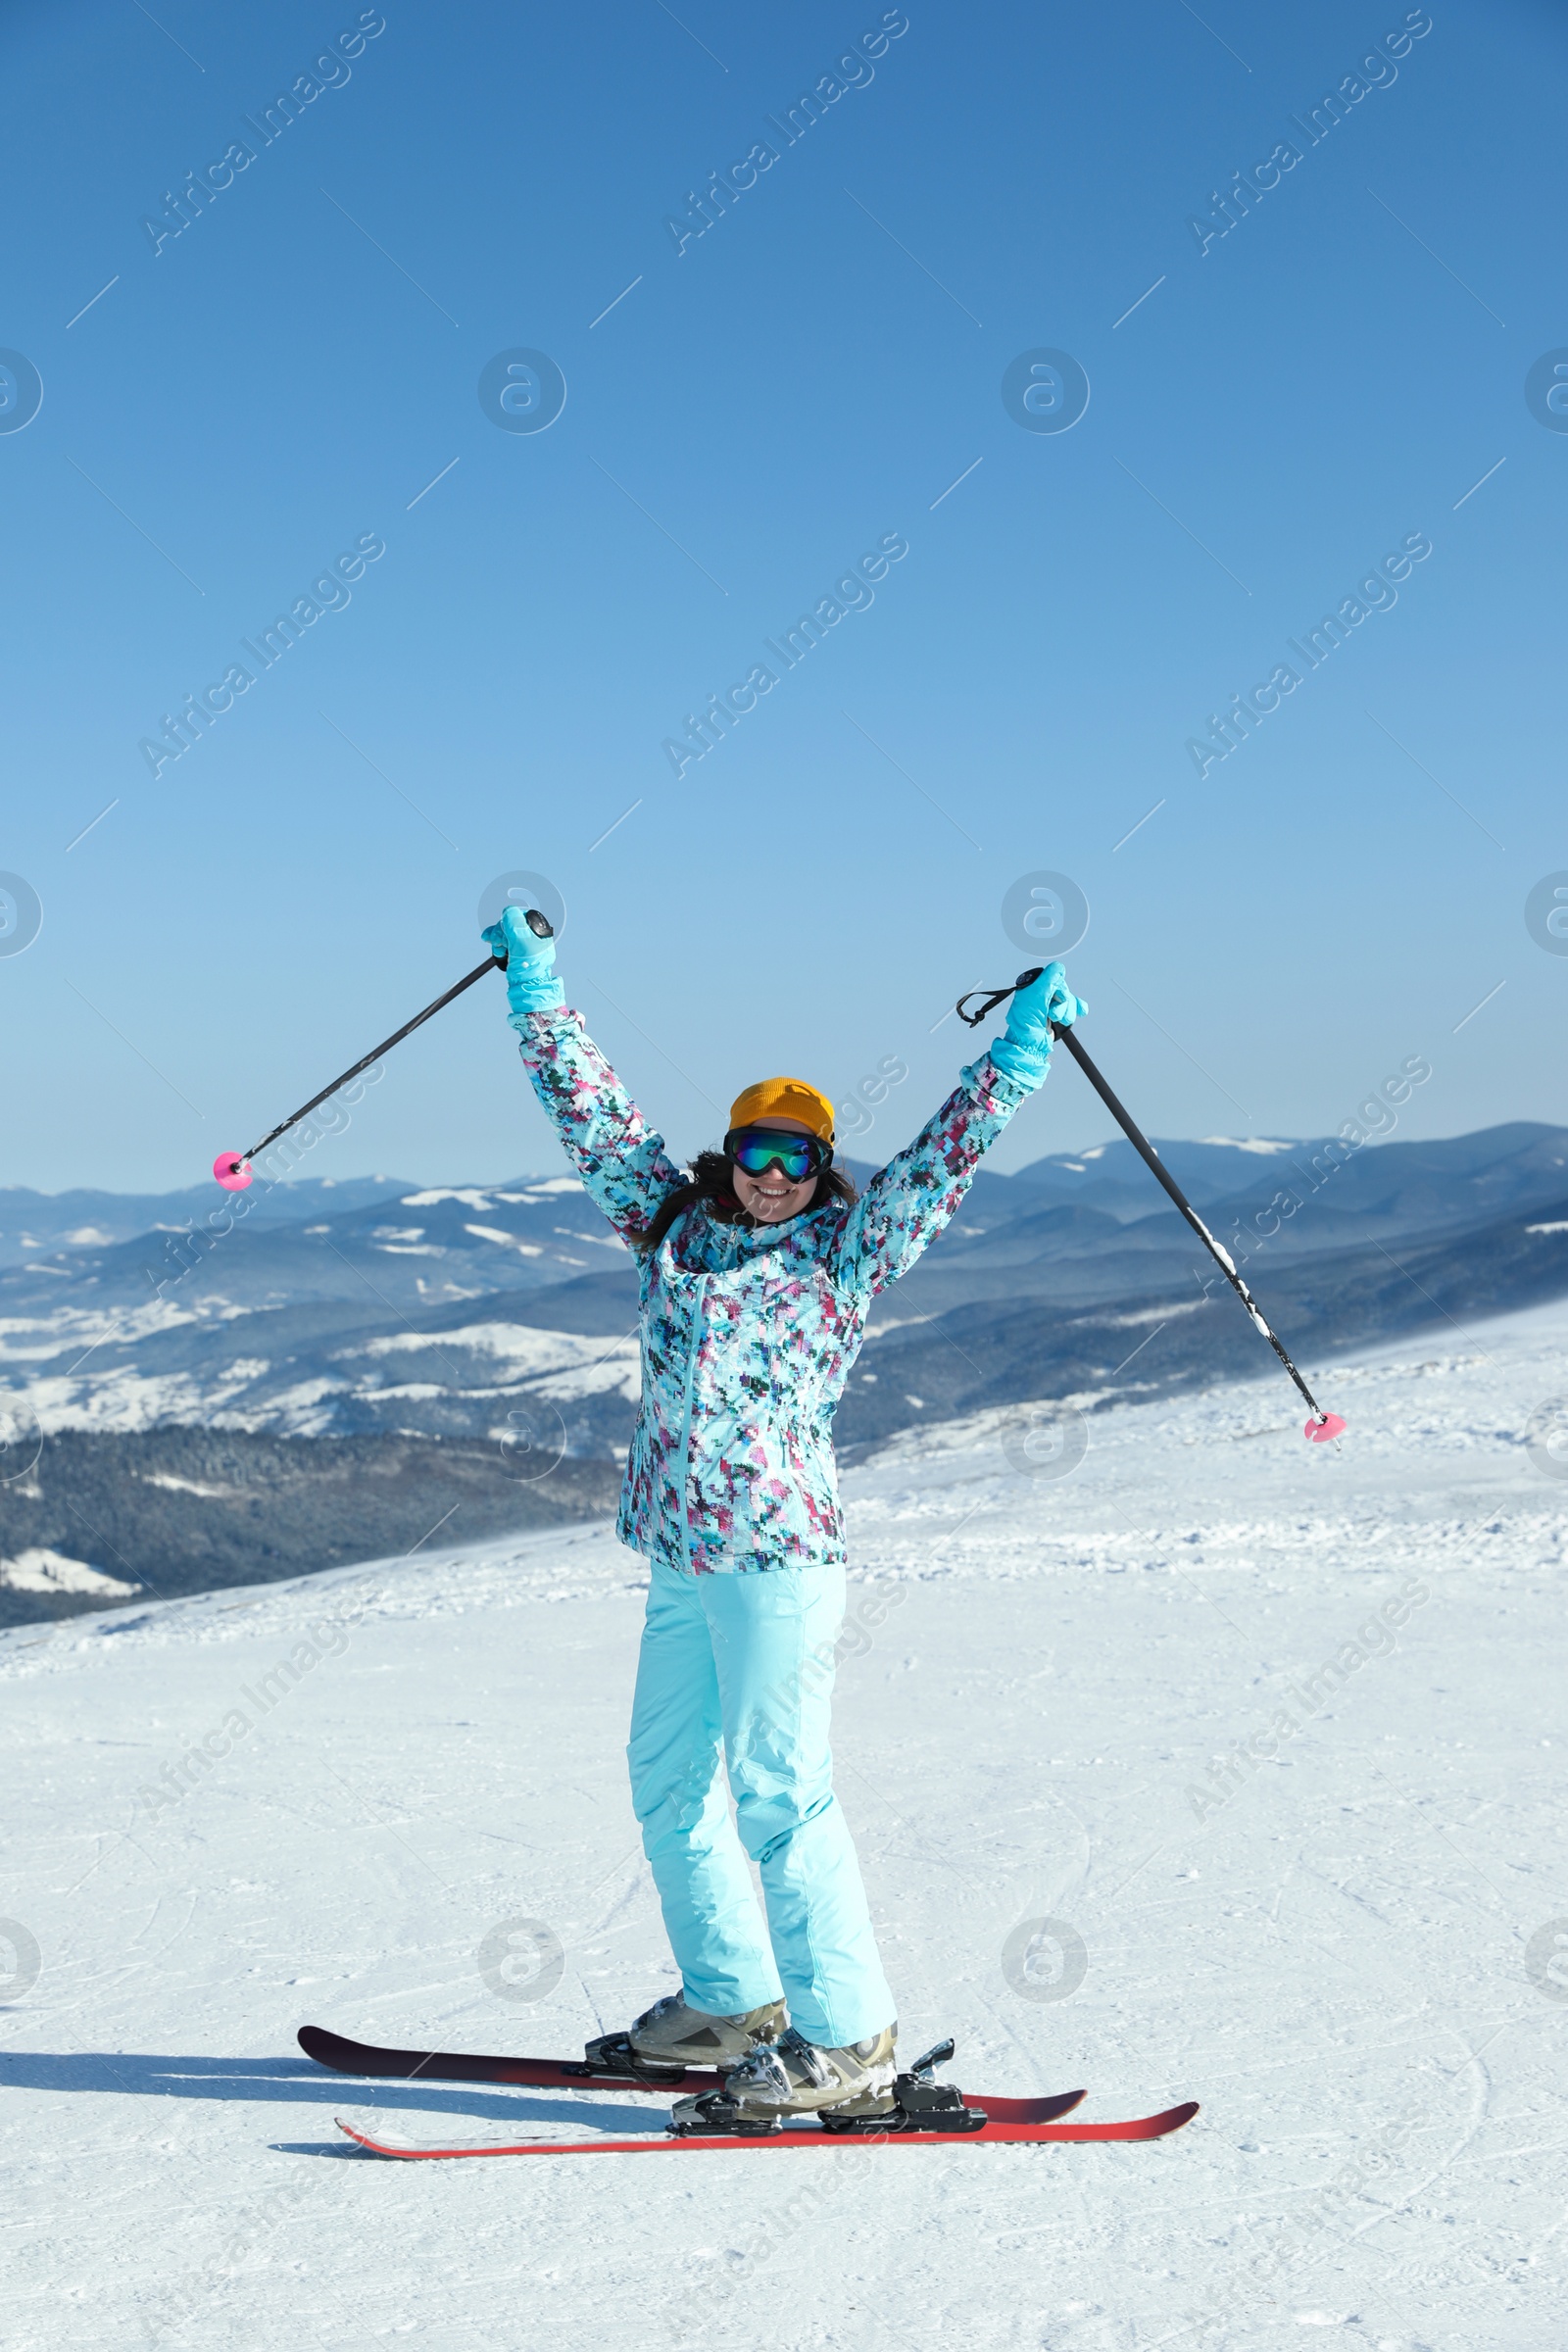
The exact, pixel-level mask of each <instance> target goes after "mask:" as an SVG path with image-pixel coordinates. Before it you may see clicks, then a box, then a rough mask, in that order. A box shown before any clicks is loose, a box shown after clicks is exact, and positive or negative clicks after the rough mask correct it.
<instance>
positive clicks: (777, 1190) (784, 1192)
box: [730, 1118, 816, 1225]
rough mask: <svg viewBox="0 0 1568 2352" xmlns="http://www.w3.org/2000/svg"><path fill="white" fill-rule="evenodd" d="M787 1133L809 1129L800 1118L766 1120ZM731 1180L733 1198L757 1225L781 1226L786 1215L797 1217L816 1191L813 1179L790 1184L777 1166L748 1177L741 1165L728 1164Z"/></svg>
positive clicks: (791, 1133) (806, 1133)
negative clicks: (753, 1218) (733, 1188)
mask: <svg viewBox="0 0 1568 2352" xmlns="http://www.w3.org/2000/svg"><path fill="white" fill-rule="evenodd" d="M767 1124H768V1125H769V1127H773V1128H777V1129H779V1130H780V1131H782V1132H783V1133H785V1134H788V1135H809V1134H810V1132H811V1130H810V1129H809V1127H808V1126H807V1125H806V1123H805V1122H804V1120H801V1119H774V1118H770V1119H769V1120H768V1122H767ZM730 1182H731V1183H732V1184H733V1186H734V1187H735V1198H736V1200H737V1201H739V1202H740V1204H741V1206H742V1208H744V1209H745V1211H746V1213H747V1215H748V1216H749V1217H755V1218H756V1219H757V1221H758V1223H759V1224H760V1225H782V1224H783V1223H784V1222H785V1220H786V1218H789V1217H798V1216H799V1215H800V1214H801V1212H802V1210H803V1209H805V1208H807V1207H809V1204H810V1199H811V1195H812V1194H813V1193H814V1192H815V1190H816V1178H815V1177H814V1176H808V1177H807V1178H806V1179H805V1181H804V1182H803V1183H800V1184H791V1183H790V1182H789V1180H788V1178H787V1177H786V1176H785V1174H784V1171H783V1169H782V1168H780V1167H771V1168H764V1169H763V1171H762V1173H761V1175H760V1176H748V1175H747V1173H746V1170H745V1169H744V1168H740V1167H737V1166H736V1165H735V1163H734V1162H733V1161H731V1163H730Z"/></svg>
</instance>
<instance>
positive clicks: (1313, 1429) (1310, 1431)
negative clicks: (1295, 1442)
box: [1301, 1413, 1345, 1446]
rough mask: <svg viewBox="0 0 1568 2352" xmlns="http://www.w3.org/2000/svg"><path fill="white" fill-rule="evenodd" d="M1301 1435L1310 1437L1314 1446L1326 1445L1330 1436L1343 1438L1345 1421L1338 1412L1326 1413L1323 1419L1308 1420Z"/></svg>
mask: <svg viewBox="0 0 1568 2352" xmlns="http://www.w3.org/2000/svg"><path fill="white" fill-rule="evenodd" d="M1301 1435H1302V1436H1303V1437H1304V1438H1307V1439H1310V1441H1311V1443H1312V1444H1313V1445H1314V1446H1326V1445H1327V1444H1328V1442H1329V1440H1330V1438H1342V1437H1343V1436H1344V1435H1345V1423H1344V1422H1343V1421H1342V1420H1341V1418H1340V1416H1339V1414H1338V1413H1325V1414H1324V1416H1323V1418H1322V1420H1321V1421H1308V1423H1307V1424H1306V1427H1305V1428H1304V1429H1303V1430H1302V1432H1301Z"/></svg>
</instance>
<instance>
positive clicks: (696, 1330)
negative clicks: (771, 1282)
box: [680, 1274, 708, 1576]
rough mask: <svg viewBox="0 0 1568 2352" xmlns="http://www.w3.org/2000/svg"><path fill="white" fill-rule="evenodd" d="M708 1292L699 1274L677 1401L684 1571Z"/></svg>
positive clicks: (688, 1555) (689, 1536)
mask: <svg viewBox="0 0 1568 2352" xmlns="http://www.w3.org/2000/svg"><path fill="white" fill-rule="evenodd" d="M707 1294H708V1276H707V1275H706V1274H704V1275H701V1276H700V1277H699V1279H698V1284H697V1299H696V1303H695V1305H694V1307H693V1310H692V1332H691V1341H690V1344H689V1346H688V1348H687V1350H686V1393H685V1396H684V1397H683V1399H682V1402H681V1416H680V1550H681V1560H682V1562H683V1564H684V1566H685V1569H686V1573H687V1575H688V1576H690V1575H691V1574H692V1573H693V1571H692V1514H691V1499H690V1489H689V1481H690V1478H691V1460H692V1395H693V1391H694V1390H695V1388H696V1386H697V1350H698V1348H699V1347H700V1346H701V1344H702V1337H703V1307H704V1302H705V1300H706V1298H707Z"/></svg>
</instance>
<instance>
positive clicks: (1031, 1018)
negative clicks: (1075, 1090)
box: [1007, 963, 1089, 1054]
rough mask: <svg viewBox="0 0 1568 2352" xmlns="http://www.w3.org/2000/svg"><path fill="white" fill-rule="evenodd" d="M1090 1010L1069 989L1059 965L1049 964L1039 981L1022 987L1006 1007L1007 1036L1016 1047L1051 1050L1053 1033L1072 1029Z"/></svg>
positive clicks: (1048, 1051)
mask: <svg viewBox="0 0 1568 2352" xmlns="http://www.w3.org/2000/svg"><path fill="white" fill-rule="evenodd" d="M1088 1010H1089V1007H1088V1005H1085V1004H1084V1003H1082V1001H1081V1000H1080V999H1079V998H1077V997H1075V996H1074V995H1073V993H1072V990H1071V989H1070V988H1069V987H1068V986H1067V975H1066V972H1065V970H1064V969H1063V967H1062V966H1061V965H1060V964H1059V963H1048V964H1047V966H1046V968H1045V970H1044V971H1043V972H1042V973H1041V974H1040V976H1039V978H1038V979H1036V980H1031V981H1030V983H1029V985H1028V987H1027V988H1020V989H1019V990H1018V991H1017V993H1016V995H1015V996H1014V997H1013V1000H1012V1003H1011V1004H1010V1005H1008V1007H1007V1035H1008V1036H1009V1037H1010V1038H1011V1039H1012V1041H1013V1044H1014V1045H1018V1046H1041V1047H1044V1049H1045V1051H1046V1052H1047V1053H1048V1054H1049V1053H1050V1051H1051V1031H1052V1027H1053V1025H1054V1027H1056V1028H1057V1029H1070V1028H1071V1027H1072V1025H1073V1023H1074V1021H1076V1020H1079V1019H1081V1018H1082V1016H1083V1015H1084V1014H1085V1013H1086V1012H1087V1011H1088Z"/></svg>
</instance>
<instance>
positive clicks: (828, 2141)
mask: <svg viewBox="0 0 1568 2352" xmlns="http://www.w3.org/2000/svg"><path fill="white" fill-rule="evenodd" d="M1197 2113H1198V2102H1197V2100H1196V2099H1189V2100H1187V2102H1186V2103H1185V2104H1184V2105H1183V2106H1180V2107H1167V2108H1166V2109H1165V2111H1164V2113H1163V2114H1162V2115H1141V2116H1137V2117H1135V2118H1133V2119H1132V2120H1131V2121H1130V2122H1127V2123H1120V2124H1011V2123H999V2122H997V2121H996V2120H995V2119H994V2117H993V2116H991V2115H988V2116H987V2119H986V2121H985V2123H984V2124H983V2125H982V2126H981V2128H980V2129H979V2130H978V2131H974V2130H970V2129H964V2130H960V2131H936V2130H934V2129H932V2128H931V2127H930V2126H925V2127H923V2128H922V2129H921V2130H919V2131H899V2130H895V2131H877V2132H874V2133H873V2132H856V2133H853V2134H850V2133H845V2132H841V2131H823V2129H822V2127H821V2126H820V2125H819V2124H818V2125H814V2126H812V2127H810V2128H809V2130H805V2131H760V2132H728V2131H716V2132H687V2131H683V2132H674V2131H664V2132H660V2133H657V2134H656V2133H655V2132H652V2131H647V2132H643V2133H641V2134H640V2135H639V2136H638V2137H637V2138H635V2139H523V2140H516V2141H514V2142H512V2143H511V2144H501V2143H497V2144H493V2145H488V2146H487V2145H482V2144H481V2145H478V2146H472V2145H470V2146H466V2147H452V2148H425V2147H417V2146H414V2145H411V2144H410V2143H408V2142H406V2141H398V2140H391V2139H376V2138H375V2137H373V2135H372V2134H371V2133H370V2132H368V2131H360V2129H359V2128H358V2126H357V2125H355V2124H347V2123H345V2122H344V2120H343V2118H342V2117H341V2116H337V2117H335V2118H334V2121H335V2122H336V2124H337V2128H338V2130H339V2131H343V2132H346V2133H347V2134H348V2136H349V2138H350V2139H353V2140H357V2141H358V2142H359V2144H360V2146H361V2147H362V2148H368V2150H369V2152H370V2153H371V2155H372V2156H396V2157H399V2158H401V2159H403V2160H404V2161H413V2162H431V2161H439V2160H444V2159H446V2158H448V2157H454V2156H645V2155H649V2154H652V2153H653V2152H655V2151H656V2150H658V2151H660V2152H662V2153H663V2154H665V2155H669V2154H674V2153H677V2152H679V2151H682V2150H692V2149H697V2148H707V2149H715V2148H844V2147H867V2146H874V2147H884V2148H886V2147H921V2146H925V2147H930V2146H931V2145H932V2143H933V2142H936V2143H937V2144H939V2145H941V2146H944V2147H952V2146H953V2145H954V2143H955V2141H956V2140H960V2139H961V2140H963V2141H964V2142H965V2143H966V2144H968V2145H970V2146H974V2145H977V2144H980V2143H987V2144H989V2143H991V2142H995V2141H1003V2140H1005V2141H1009V2142H1015V2141H1018V2140H1064V2141H1072V2142H1075V2143H1076V2142H1082V2141H1085V2140H1100V2139H1163V2138H1164V2136H1165V2134H1166V2133H1167V2132H1169V2131H1180V2130H1181V2128H1182V2126H1183V2124H1189V2123H1191V2122H1192V2120H1193V2117H1194V2116H1195V2115H1196V2114H1197Z"/></svg>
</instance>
